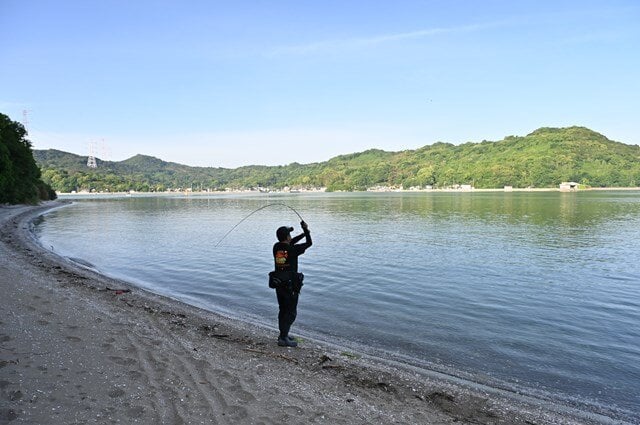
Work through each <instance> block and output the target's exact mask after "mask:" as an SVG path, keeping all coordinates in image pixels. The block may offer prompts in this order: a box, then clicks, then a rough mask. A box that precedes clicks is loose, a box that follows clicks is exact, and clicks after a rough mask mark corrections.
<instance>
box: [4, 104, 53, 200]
mask: <svg viewBox="0 0 640 425" xmlns="http://www.w3.org/2000/svg"><path fill="white" fill-rule="evenodd" d="M26 136H27V132H26V131H25V129H24V127H23V126H22V124H20V123H18V122H15V121H12V120H11V119H10V118H9V117H8V116H6V115H4V114H0V203H8V204H21V203H30V204H34V203H37V202H38V201H39V200H48V199H55V197H56V194H55V192H54V191H53V189H52V188H51V187H50V186H49V185H48V184H46V183H44V182H43V181H42V180H41V179H40V169H39V168H38V166H37V165H36V162H35V160H34V158H33V152H32V150H31V143H30V142H29V141H28V140H27V139H26Z"/></svg>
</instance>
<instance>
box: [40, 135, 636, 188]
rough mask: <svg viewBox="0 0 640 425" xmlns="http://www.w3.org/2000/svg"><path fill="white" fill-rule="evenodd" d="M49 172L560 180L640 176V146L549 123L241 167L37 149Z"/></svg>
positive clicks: (140, 176) (185, 183) (134, 184)
mask: <svg viewBox="0 0 640 425" xmlns="http://www.w3.org/2000/svg"><path fill="white" fill-rule="evenodd" d="M34 157H35V159H36V161H37V162H38V164H39V165H40V166H41V168H42V172H43V178H44V179H45V181H46V182H47V183H49V184H51V185H52V187H54V188H55V189H56V190H61V191H65V190H64V189H67V190H68V189H70V188H71V187H74V188H75V189H73V190H78V189H80V190H92V189H93V190H105V191H122V190H140V191H162V190H167V189H177V188H185V187H192V186H193V185H195V186H196V187H202V188H208V189H211V190H223V189H227V188H235V189H241V188H256V187H264V188H273V189H279V188H283V187H287V186H288V187H296V188H311V187H316V188H317V187H324V188H327V190H366V189H368V188H371V187H375V186H388V187H403V188H409V187H425V186H430V187H451V186H455V185H460V184H471V185H473V186H474V187H478V188H501V187H503V186H513V187H557V185H558V184H559V183H560V182H561V181H575V182H578V183H581V184H583V185H587V186H596V187H621V186H637V185H639V184H640V146H638V145H628V144H624V143H621V142H615V141H611V140H609V139H608V138H607V137H606V136H604V135H602V134H600V133H597V132H595V131H593V130H590V129H588V128H586V127H578V126H573V127H559V128H558V127H541V128H539V129H537V130H534V131H533V132H531V133H529V134H527V135H526V136H507V137H505V138H504V139H503V140H500V141H487V140H483V141H482V142H466V143H463V144H459V145H454V144H451V143H445V142H435V143H433V144H431V145H425V146H423V147H420V148H417V149H408V150H403V151H397V152H392V151H384V150H381V149H368V150H365V151H362V152H355V153H350V154H343V155H338V156H336V157H333V158H331V159H329V160H327V161H324V162H314V163H308V164H299V163H295V162H294V163H291V164H288V165H277V166H266V165H248V166H242V167H237V168H220V167H217V168H216V167H192V166H188V165H183V164H178V163H174V162H167V161H164V160H162V159H159V158H156V157H153V156H149V155H142V154H138V155H135V156H133V157H131V158H128V159H125V160H123V161H117V162H113V161H102V160H100V159H97V164H98V167H97V168H96V169H89V168H87V166H86V158H87V157H86V156H84V157H83V156H80V155H75V154H71V153H67V152H62V151H58V150H53V149H50V150H45V151H38V150H36V151H34Z"/></svg>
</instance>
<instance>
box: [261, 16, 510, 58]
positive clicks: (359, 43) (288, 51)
mask: <svg viewBox="0 0 640 425" xmlns="http://www.w3.org/2000/svg"><path fill="white" fill-rule="evenodd" d="M501 25H504V23H488V24H474V25H463V26H457V27H450V28H430V29H422V30H417V31H409V32H401V33H394V34H382V35H373V36H369V37H355V38H346V39H336V40H324V41H318V42H313V43H307V44H300V45H293V46H281V47H276V48H274V49H273V50H271V52H270V54H271V55H273V56H280V55H305V54H312V53H320V52H332V51H340V50H350V49H360V48H366V47H374V46H378V45H381V44H386V43H394V42H398V41H403V40H415V39H421V38H427V37H432V36H437V35H441V34H460V33H470V32H476V31H482V30H485V29H489V28H495V27H497V26H501Z"/></svg>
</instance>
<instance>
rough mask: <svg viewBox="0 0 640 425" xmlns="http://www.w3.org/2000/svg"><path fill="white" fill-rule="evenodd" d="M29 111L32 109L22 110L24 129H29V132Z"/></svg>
mask: <svg viewBox="0 0 640 425" xmlns="http://www.w3.org/2000/svg"><path fill="white" fill-rule="evenodd" d="M29 112H31V111H30V110H28V109H23V110H22V125H23V126H24V129H25V130H26V131H27V133H29Z"/></svg>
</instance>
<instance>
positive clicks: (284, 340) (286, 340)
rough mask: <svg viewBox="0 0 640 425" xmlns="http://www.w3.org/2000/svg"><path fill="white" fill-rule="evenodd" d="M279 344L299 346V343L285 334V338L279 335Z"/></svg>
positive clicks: (282, 345)
mask: <svg viewBox="0 0 640 425" xmlns="http://www.w3.org/2000/svg"><path fill="white" fill-rule="evenodd" d="M278 345H279V346H280V347H297V346H298V343H297V342H296V341H294V340H292V339H291V338H289V337H288V336H285V337H284V338H282V337H278Z"/></svg>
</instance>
